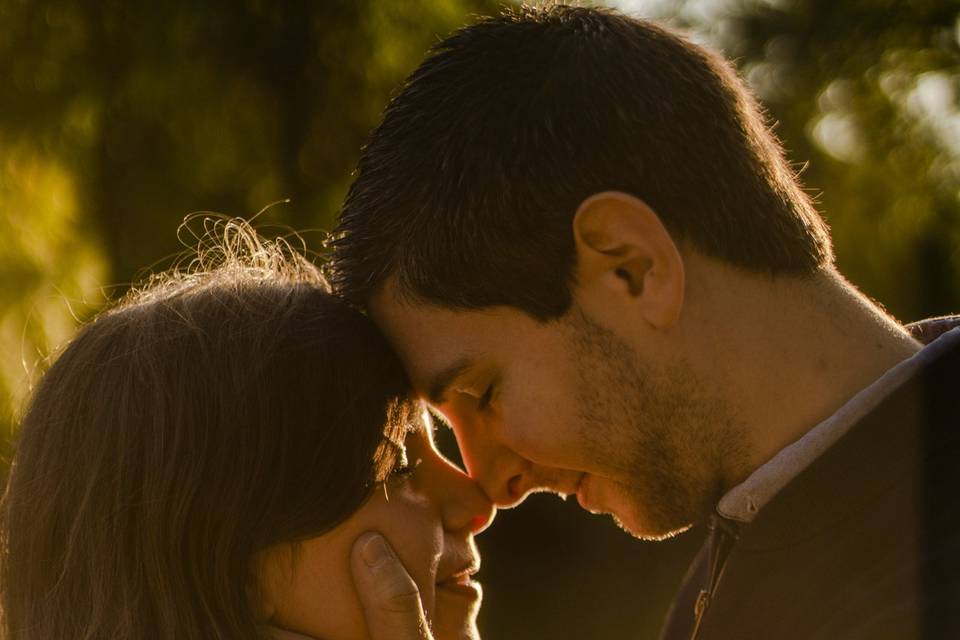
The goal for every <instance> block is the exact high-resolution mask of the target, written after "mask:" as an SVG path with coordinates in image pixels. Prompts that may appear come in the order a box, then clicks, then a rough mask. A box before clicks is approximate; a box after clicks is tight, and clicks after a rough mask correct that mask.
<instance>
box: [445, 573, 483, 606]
mask: <svg viewBox="0 0 960 640" xmlns="http://www.w3.org/2000/svg"><path fill="white" fill-rule="evenodd" d="M437 593H438V594H440V593H445V594H448V595H451V596H455V597H457V598H464V599H467V600H473V601H475V600H479V599H480V597H481V596H482V595H483V590H482V588H481V586H480V583H479V582H477V581H475V580H473V579H471V577H470V576H469V575H463V576H457V577H456V578H451V579H448V580H444V581H443V582H438V583H437Z"/></svg>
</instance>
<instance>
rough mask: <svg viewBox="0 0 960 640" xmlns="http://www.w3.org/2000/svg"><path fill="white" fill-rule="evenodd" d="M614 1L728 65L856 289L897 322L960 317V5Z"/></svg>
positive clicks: (852, 0) (945, 1)
mask: <svg viewBox="0 0 960 640" xmlns="http://www.w3.org/2000/svg"><path fill="white" fill-rule="evenodd" d="M619 4H620V5H621V6H622V7H623V8H624V9H628V10H634V11H641V12H643V13H644V14H646V15H651V16H656V17H659V18H662V19H666V20H669V21H671V22H673V23H674V24H677V25H679V26H683V27H686V28H688V29H690V30H691V32H692V33H693V34H695V37H697V38H698V39H700V40H704V41H706V42H708V43H710V44H712V45H714V46H716V47H718V48H720V49H721V50H723V51H724V52H725V53H726V54H727V56H728V57H730V58H732V59H734V60H736V61H737V63H738V65H739V67H740V69H741V72H742V73H743V75H744V76H745V77H746V78H747V80H748V81H749V83H750V84H751V86H752V87H753V89H754V91H755V92H756V93H757V94H758V96H759V97H760V99H761V100H762V102H763V103H764V105H765V106H766V107H767V109H768V110H769V112H770V114H771V116H772V119H773V120H774V121H775V122H776V123H777V127H776V131H777V133H778V135H779V136H780V137H781V138H782V139H783V140H784V142H785V145H786V147H787V149H788V151H789V156H790V158H791V160H794V161H795V162H797V163H798V164H797V167H798V170H800V171H801V174H802V179H803V181H804V182H805V183H806V185H807V186H808V187H810V189H811V191H812V193H814V194H815V195H816V198H817V201H818V203H819V208H820V210H821V211H822V212H823V213H824V215H825V216H826V218H827V220H828V222H829V223H830V225H831V227H832V229H833V237H834V241H835V246H836V250H837V258H838V264H839V266H840V269H841V271H843V272H844V273H845V274H846V275H847V276H848V277H849V278H850V279H851V280H852V281H853V282H854V283H855V284H857V285H858V286H860V287H861V288H862V289H863V290H864V291H865V292H866V293H868V294H869V295H871V296H872V297H874V298H875V299H876V300H878V301H879V302H881V303H882V304H883V305H885V306H886V307H887V309H888V310H890V311H891V312H892V313H893V314H894V315H895V316H897V317H898V318H900V319H901V320H903V321H910V320H916V319H919V318H922V317H926V316H930V315H934V314H943V313H948V312H951V311H957V310H958V309H960V2H957V1H956V0H843V1H842V2H837V1H836V0H681V1H679V2H676V1H672V0H671V1H663V0H632V1H631V0H622V1H621V2H620V3H619Z"/></svg>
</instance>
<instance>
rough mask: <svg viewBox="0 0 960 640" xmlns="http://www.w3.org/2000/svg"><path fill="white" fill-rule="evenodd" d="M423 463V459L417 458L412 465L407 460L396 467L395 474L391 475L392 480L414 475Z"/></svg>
mask: <svg viewBox="0 0 960 640" xmlns="http://www.w3.org/2000/svg"><path fill="white" fill-rule="evenodd" d="M422 462H423V458H417V459H416V460H414V461H413V462H412V463H410V462H407V460H406V459H404V460H403V462H401V463H400V465H399V466H398V467H396V468H395V469H394V470H393V472H392V473H391V474H390V477H391V478H401V479H402V478H407V477H410V476H411V475H413V472H414V471H416V470H417V467H419V466H420V464H421V463H422Z"/></svg>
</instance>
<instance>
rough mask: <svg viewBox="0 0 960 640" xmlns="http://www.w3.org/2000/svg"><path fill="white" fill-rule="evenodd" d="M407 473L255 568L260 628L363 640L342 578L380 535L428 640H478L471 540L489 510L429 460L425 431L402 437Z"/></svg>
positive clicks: (464, 481)
mask: <svg viewBox="0 0 960 640" xmlns="http://www.w3.org/2000/svg"><path fill="white" fill-rule="evenodd" d="M405 447H406V457H407V463H408V464H407V466H406V468H405V470H402V471H401V472H398V473H397V474H395V475H394V477H392V478H391V479H390V480H388V481H387V482H386V483H385V484H384V485H383V486H382V487H378V488H377V489H376V491H375V493H374V495H373V496H372V497H371V498H370V500H369V501H367V502H366V503H365V504H364V505H363V506H362V507H361V508H360V509H359V510H357V512H356V513H354V514H353V515H352V516H351V517H350V518H349V519H348V520H346V521H345V522H344V523H342V524H341V525H339V526H337V527H336V528H335V529H333V530H332V531H330V532H328V533H325V534H323V535H321V536H318V537H316V538H310V539H308V540H306V541H303V542H302V543H299V544H298V545H292V544H282V545H276V546H274V547H271V548H270V549H268V550H267V551H265V552H264V553H263V555H262V558H261V565H260V574H261V581H260V587H261V595H262V614H263V616H264V617H265V618H266V619H267V622H268V624H271V625H273V626H276V627H279V628H281V629H286V630H289V631H294V632H297V633H301V634H304V635H307V636H311V637H314V638H323V639H324V640H365V639H366V638H368V635H367V629H366V623H365V622H364V618H363V611H362V609H361V606H360V601H359V599H358V597H357V593H356V590H355V588H354V585H353V579H352V577H351V572H350V550H351V547H352V545H353V542H354V541H355V540H356V539H357V537H358V536H360V534H362V533H363V532H365V531H379V532H380V533H382V534H383V535H384V536H385V537H386V538H387V540H388V541H389V542H390V544H391V545H392V546H393V549H394V550H395V551H396V552H397V555H398V556H399V557H400V560H401V561H402V562H403V564H404V565H405V566H406V568H407V570H408V571H409V572H410V574H411V576H412V577H413V579H414V580H415V581H416V583H417V586H418V587H419V589H420V597H421V599H422V601H423V607H424V610H425V612H426V614H427V618H428V619H429V620H430V621H431V624H432V627H433V632H434V635H435V637H436V638H437V640H468V639H476V638H478V637H479V636H478V634H477V629H476V617H477V612H478V610H479V607H480V586H479V585H478V584H477V583H475V582H473V581H472V580H471V579H470V576H471V575H472V574H473V573H475V572H476V570H477V569H478V568H479V565H480V558H479V556H478V554H477V550H476V547H475V545H474V543H473V534H474V533H477V532H479V531H481V530H482V529H484V528H486V526H487V525H488V524H489V523H490V521H491V520H492V517H493V507H492V505H491V504H490V501H489V500H488V499H487V497H486V496H485V495H484V494H483V492H482V491H481V490H480V488H479V487H478V486H477V485H476V484H475V483H474V482H473V481H472V480H471V479H470V478H468V477H467V476H466V475H465V474H464V473H463V472H461V471H460V470H459V469H457V468H456V467H455V466H453V465H452V464H451V463H450V462H448V461H447V460H446V459H445V458H443V456H441V455H440V453H439V452H438V451H437V450H436V448H435V447H434V443H433V437H432V433H431V432H430V430H429V428H426V427H422V426H421V427H419V428H418V429H417V430H415V431H412V432H410V433H409V434H408V435H407V437H406V442H405Z"/></svg>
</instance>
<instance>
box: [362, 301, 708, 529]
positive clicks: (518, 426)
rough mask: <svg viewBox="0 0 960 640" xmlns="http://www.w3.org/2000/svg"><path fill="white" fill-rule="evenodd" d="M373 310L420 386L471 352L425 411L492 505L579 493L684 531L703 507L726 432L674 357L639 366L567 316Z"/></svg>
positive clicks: (607, 335)
mask: <svg viewBox="0 0 960 640" xmlns="http://www.w3.org/2000/svg"><path fill="white" fill-rule="evenodd" d="M376 308H377V309H378V310H379V311H378V312H377V313H378V314H379V315H378V317H379V318H380V321H381V322H382V325H381V326H383V327H387V328H388V335H390V337H391V338H392V339H393V340H394V344H395V345H397V346H398V347H399V348H400V349H401V357H402V358H403V359H404V360H405V362H406V363H407V366H408V369H409V371H410V372H411V375H412V377H413V380H414V384H415V385H418V388H421V389H423V390H424V391H425V393H426V390H427V389H429V386H430V385H429V383H428V382H426V381H427V380H429V379H430V377H431V375H432V373H433V372H436V371H440V370H443V369H445V368H446V367H447V366H448V364H449V363H450V362H457V361H460V360H462V359H463V358H464V357H466V358H470V359H471V360H473V366H472V367H470V368H469V369H467V370H465V371H464V373H463V375H462V376H460V377H459V378H458V379H457V380H455V381H454V382H453V384H452V385H451V387H450V388H449V389H448V390H447V392H446V393H445V394H444V396H443V397H442V398H437V399H436V400H437V402H436V407H437V409H438V410H439V411H441V412H443V414H444V416H445V417H446V418H447V420H448V421H449V422H450V424H451V425H452V427H453V429H454V431H455V433H456V436H457V441H458V444H459V446H460V449H461V451H462V452H463V454H464V462H465V464H466V465H467V469H468V470H469V472H470V474H471V475H472V476H474V477H475V478H477V479H478V480H479V481H480V483H481V484H482V485H483V487H484V489H485V491H487V492H488V494H489V495H490V496H491V498H492V499H493V500H494V501H495V502H496V503H497V504H498V505H500V506H513V505H515V504H517V503H519V502H520V501H522V500H523V499H524V497H525V496H526V495H527V494H529V493H530V492H533V491H541V490H547V491H554V492H557V493H561V494H572V493H578V498H579V499H580V502H581V504H582V506H584V508H586V509H588V510H590V511H593V512H603V513H612V514H614V515H615V517H616V518H617V519H618V521H619V522H620V523H621V525H622V526H623V527H624V528H626V529H627V530H628V531H630V532H631V533H632V534H634V535H636V536H640V537H646V538H659V537H663V536H665V535H669V534H671V533H673V532H675V531H678V530H680V529H683V528H684V527H685V526H686V525H687V524H688V523H689V522H691V521H692V520H693V518H695V517H696V515H697V512H698V511H699V510H701V509H702V508H703V505H702V504H701V502H702V500H700V499H699V496H700V495H703V494H707V495H712V494H713V493H714V491H713V489H712V488H711V487H703V486H701V485H700V483H705V482H709V479H710V478H711V477H712V475H711V474H710V473H708V470H710V469H711V468H712V466H714V465H715V464H716V459H717V457H718V456H719V455H721V451H722V450H723V446H722V445H723V439H722V438H720V435H726V432H725V431H724V430H722V429H719V426H720V424H721V423H720V421H718V420H717V419H716V417H717V416H718V415H720V412H719V411H718V410H717V407H716V403H715V402H713V401H712V400H711V399H710V398H707V397H704V394H703V393H702V391H699V390H698V389H697V388H696V384H695V378H693V377H692V374H691V373H690V372H689V371H688V370H687V367H686V366H685V364H684V363H683V362H674V363H671V364H670V365H669V366H666V365H665V366H661V367H654V366H653V365H644V364H643V363H641V362H640V361H638V359H637V358H636V357H635V354H633V353H631V351H630V349H629V347H628V346H626V345H624V344H623V343H622V341H620V340H619V339H617V337H616V336H615V335H613V334H612V333H611V332H609V331H607V330H605V329H603V328H602V327H599V326H597V325H596V324H594V323H592V321H591V320H590V319H589V318H587V317H586V316H583V315H582V314H577V313H574V314H571V315H572V317H571V320H570V321H566V322H558V323H550V324H546V325H541V324H539V323H537V322H535V321H533V320H532V319H530V318H529V317H527V316H525V315H524V314H522V313H519V312H517V311H515V310H511V309H506V308H497V309H491V310H488V311H485V312H482V313H460V312H451V311H446V310H441V309H436V308H428V307H419V306H405V305H402V304H397V305H393V306H390V307H389V311H388V310H387V308H385V307H383V306H379V307H376ZM428 344H429V345H432V347H433V348H432V349H429V350H428V349H426V348H425V347H427V345H428ZM491 385H493V391H492V393H491V397H490V401H489V403H487V404H486V406H483V403H482V402H481V399H482V398H483V396H484V395H485V393H486V392H487V389H488V388H489V387H490V386H491ZM724 426H725V425H724ZM718 439H719V442H718ZM707 452H709V453H707ZM705 466H706V467H707V469H704V468H703V467H705ZM578 489H579V492H578Z"/></svg>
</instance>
